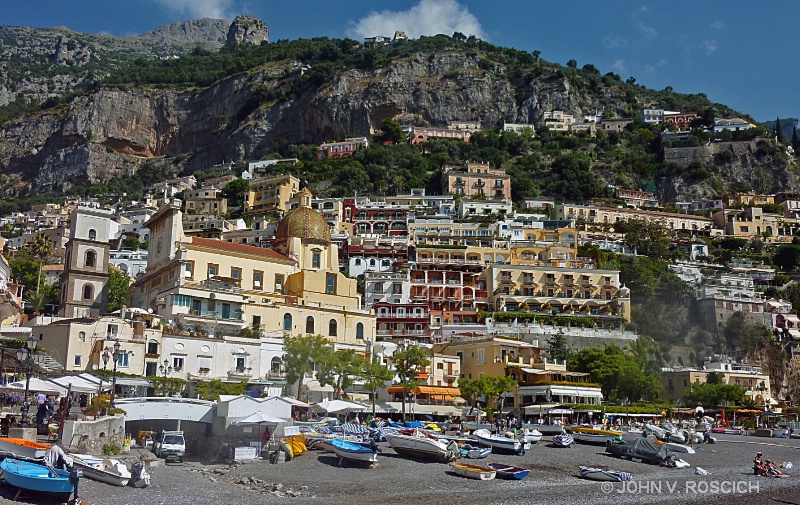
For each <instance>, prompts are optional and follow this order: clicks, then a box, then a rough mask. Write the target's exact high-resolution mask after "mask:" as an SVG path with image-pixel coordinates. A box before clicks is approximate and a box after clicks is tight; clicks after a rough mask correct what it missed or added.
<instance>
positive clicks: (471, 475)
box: [450, 461, 497, 480]
mask: <svg viewBox="0 0 800 505" xmlns="http://www.w3.org/2000/svg"><path fill="white" fill-rule="evenodd" d="M450 469H451V470H452V471H453V473H455V474H456V475H460V476H462V477H466V478H468V479H474V480H492V479H494V478H495V476H496V475H497V471H496V470H494V469H492V468H489V467H486V466H478V465H470V464H467V463H459V462H457V461H453V462H452V463H450Z"/></svg>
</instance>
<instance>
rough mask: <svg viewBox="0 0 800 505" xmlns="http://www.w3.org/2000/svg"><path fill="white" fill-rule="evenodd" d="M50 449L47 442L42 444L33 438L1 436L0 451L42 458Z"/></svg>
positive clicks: (23, 456) (25, 456) (31, 457)
mask: <svg viewBox="0 0 800 505" xmlns="http://www.w3.org/2000/svg"><path fill="white" fill-rule="evenodd" d="M48 450H50V446H49V445H47V444H40V443H39V442H34V441H32V440H25V439H22V438H13V437H3V438H0V452H3V453H10V454H12V455H14V456H20V457H22V458H30V459H41V458H43V457H44V455H45V454H47V451H48Z"/></svg>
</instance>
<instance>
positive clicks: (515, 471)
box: [486, 462, 531, 480]
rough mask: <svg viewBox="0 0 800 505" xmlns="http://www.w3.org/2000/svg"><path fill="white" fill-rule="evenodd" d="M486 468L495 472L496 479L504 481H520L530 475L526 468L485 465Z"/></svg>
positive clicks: (490, 463) (500, 464) (501, 464)
mask: <svg viewBox="0 0 800 505" xmlns="http://www.w3.org/2000/svg"><path fill="white" fill-rule="evenodd" d="M486 466H488V467H489V468H491V469H493V470H494V471H496V472H497V478H498V479H506V480H522V479H524V478H525V477H527V476H528V474H529V473H531V471H530V470H528V469H527V468H522V467H520V466H512V465H506V464H505V463H495V462H489V463H486Z"/></svg>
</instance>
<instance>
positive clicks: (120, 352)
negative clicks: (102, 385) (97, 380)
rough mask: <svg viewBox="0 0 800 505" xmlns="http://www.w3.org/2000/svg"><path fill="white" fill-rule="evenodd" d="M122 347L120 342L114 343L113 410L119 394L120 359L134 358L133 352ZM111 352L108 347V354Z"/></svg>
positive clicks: (112, 354) (112, 355)
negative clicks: (118, 368)
mask: <svg viewBox="0 0 800 505" xmlns="http://www.w3.org/2000/svg"><path fill="white" fill-rule="evenodd" d="M120 347H122V345H121V344H120V343H119V340H117V341H116V342H114V351H113V352H112V353H111V357H112V358H114V371H113V372H112V375H111V402H110V403H111V408H112V409H113V408H114V397H115V396H116V392H117V364H119V358H120V357H121V356H133V351H124V350H121V349H120ZM108 351H110V349H109V348H108V347H106V352H108Z"/></svg>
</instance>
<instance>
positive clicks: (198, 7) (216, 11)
mask: <svg viewBox="0 0 800 505" xmlns="http://www.w3.org/2000/svg"><path fill="white" fill-rule="evenodd" d="M151 1H155V2H156V3H157V4H159V5H161V7H162V8H164V9H165V10H167V11H169V12H173V13H175V14H181V15H185V16H189V17H190V18H191V19H199V18H214V19H233V17H234V16H233V12H232V9H231V7H233V3H234V0H151Z"/></svg>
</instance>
